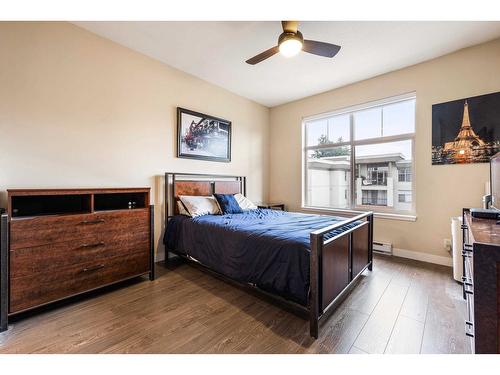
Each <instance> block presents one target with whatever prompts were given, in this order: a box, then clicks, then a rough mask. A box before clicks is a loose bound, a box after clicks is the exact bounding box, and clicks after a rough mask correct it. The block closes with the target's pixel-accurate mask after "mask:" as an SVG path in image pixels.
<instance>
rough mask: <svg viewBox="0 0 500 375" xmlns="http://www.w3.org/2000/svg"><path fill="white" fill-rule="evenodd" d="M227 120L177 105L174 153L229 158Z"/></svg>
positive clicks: (194, 157)
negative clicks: (175, 146) (175, 147)
mask: <svg viewBox="0 0 500 375" xmlns="http://www.w3.org/2000/svg"><path fill="white" fill-rule="evenodd" d="M231 125H232V124H231V121H228V120H225V119H222V118H219V117H215V116H211V115H207V114H204V113H200V112H196V111H191V110H189V109H185V108H181V107H177V157H178V158H186V159H196V160H207V161H218V162H224V163H229V162H230V161H231Z"/></svg>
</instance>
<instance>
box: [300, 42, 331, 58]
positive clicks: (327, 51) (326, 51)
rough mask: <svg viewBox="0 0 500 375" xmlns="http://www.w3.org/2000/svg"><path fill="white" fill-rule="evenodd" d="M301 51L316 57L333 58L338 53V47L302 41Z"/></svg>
mask: <svg viewBox="0 0 500 375" xmlns="http://www.w3.org/2000/svg"><path fill="white" fill-rule="evenodd" d="M302 51H304V52H309V53H312V54H313V55H318V56H324V57H333V56H335V55H336V54H337V53H338V52H339V51H340V46H337V45H336V44H331V43H324V42H318V41H316V40H304V45H303V46H302Z"/></svg>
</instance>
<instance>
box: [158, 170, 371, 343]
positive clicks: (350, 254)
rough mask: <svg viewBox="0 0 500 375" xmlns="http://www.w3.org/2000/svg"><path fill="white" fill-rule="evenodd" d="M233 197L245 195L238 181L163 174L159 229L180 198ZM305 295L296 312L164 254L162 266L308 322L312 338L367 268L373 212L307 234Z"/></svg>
mask: <svg viewBox="0 0 500 375" xmlns="http://www.w3.org/2000/svg"><path fill="white" fill-rule="evenodd" d="M214 193H218V194H236V193H242V194H243V195H246V178H245V177H243V176H225V175H205V174H193V173H165V226H166V224H167V222H168V220H169V219H170V218H171V217H172V216H173V215H176V214H178V209H177V201H178V200H179V196H180V195H206V196H209V195H212V194H214ZM356 221H360V223H359V224H358V225H356V226H354V227H352V228H351V229H349V230H347V231H344V232H342V233H341V234H338V235H335V236H333V237H331V236H329V235H328V234H329V233H331V232H333V231H335V230H337V229H338V228H340V227H343V226H344V225H347V224H350V223H353V222H356ZM310 241H311V259H310V290H309V303H308V306H302V305H299V304H297V303H295V302H291V301H288V300H286V299H284V298H282V297H280V296H276V295H273V294H271V293H268V292H266V291H263V290H261V289H259V288H258V287H256V286H254V285H251V284H245V283H240V282H237V281H235V280H232V279H230V278H228V277H227V276H224V275H221V274H220V273H218V272H215V271H213V270H211V269H209V268H208V267H205V266H203V265H201V264H199V263H198V262H195V261H193V259H191V258H189V256H186V255H185V254H181V253H179V252H177V251H176V249H165V263H167V260H168V254H169V252H171V253H174V254H176V255H178V256H180V257H182V258H184V259H186V260H188V261H191V262H192V263H194V264H196V265H197V266H198V267H200V268H202V269H203V270H205V271H208V272H209V273H211V274H214V275H215V276H217V277H219V278H221V279H223V280H225V281H229V282H230V283H232V284H235V285H238V286H240V287H243V288H245V289H247V290H252V291H257V292H258V294H259V295H262V296H264V297H267V299H271V300H272V301H273V302H276V303H278V304H279V305H280V306H281V307H284V308H286V309H288V310H291V311H292V312H294V313H296V314H299V315H301V316H303V317H305V318H306V319H308V320H309V328H310V334H311V336H312V337H314V338H318V333H319V332H318V331H319V323H320V322H321V321H323V320H324V319H325V318H327V317H328V316H330V315H331V313H332V312H333V311H334V310H335V309H336V307H337V306H338V305H339V304H340V303H341V302H342V301H343V300H344V298H345V297H346V296H347V295H348V294H349V292H350V291H351V290H352V289H353V288H354V286H355V285H356V284H357V280H358V279H359V277H360V276H361V274H362V273H363V271H365V270H366V269H368V270H370V271H371V270H372V267H373V212H365V213H362V214H359V215H356V216H354V217H348V218H346V220H345V221H341V222H339V223H336V224H333V225H330V226H327V227H325V228H322V229H319V230H316V231H314V232H311V234H310Z"/></svg>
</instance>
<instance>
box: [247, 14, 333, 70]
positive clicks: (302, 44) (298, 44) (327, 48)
mask: <svg viewBox="0 0 500 375" xmlns="http://www.w3.org/2000/svg"><path fill="white" fill-rule="evenodd" d="M298 25H299V23H298V21H281V26H282V27H283V33H282V34H281V35H280V36H279V38H278V45H277V46H275V47H272V48H269V49H268V50H267V51H264V52H262V53H259V54H258V55H257V56H254V57H252V58H251V59H248V60H247V61H246V63H247V64H250V65H255V64H258V63H260V62H261V61H264V60H265V59H267V58H269V57H271V56H273V55H275V54H277V53H278V52H279V53H281V54H282V55H283V56H285V57H291V56H294V55H296V54H297V53H299V52H300V51H301V50H302V51H304V52H308V53H312V54H313V55H318V56H324V57H333V56H335V55H336V54H337V53H338V52H339V50H340V46H337V45H335V44H331V43H325V42H318V41H316V40H308V39H304V37H303V36H302V33H301V32H300V31H299V30H297V27H298Z"/></svg>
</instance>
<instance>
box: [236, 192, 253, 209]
mask: <svg viewBox="0 0 500 375" xmlns="http://www.w3.org/2000/svg"><path fill="white" fill-rule="evenodd" d="M234 198H235V199H236V202H238V204H239V205H240V207H241V209H242V210H256V209H257V206H256V205H255V204H254V203H253V202H252V201H251V200H250V199H248V198H247V197H245V196H244V195H243V194H240V193H237V194H234Z"/></svg>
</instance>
